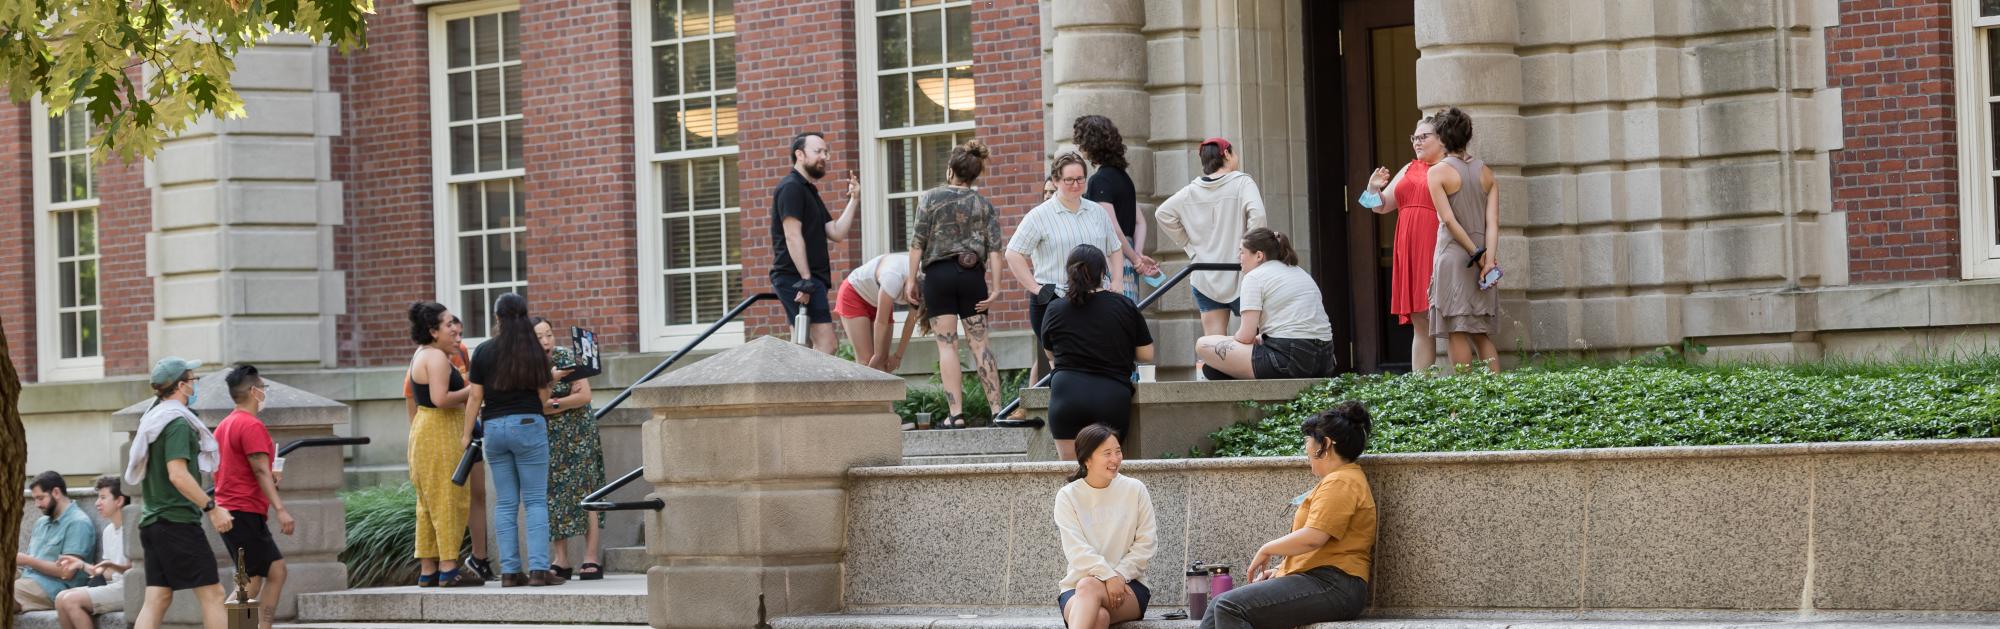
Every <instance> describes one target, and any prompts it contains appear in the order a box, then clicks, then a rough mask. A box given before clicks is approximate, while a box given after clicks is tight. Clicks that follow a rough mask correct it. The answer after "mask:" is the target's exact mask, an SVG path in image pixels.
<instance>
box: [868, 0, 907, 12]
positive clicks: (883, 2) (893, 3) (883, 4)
mask: <svg viewBox="0 0 2000 629" xmlns="http://www.w3.org/2000/svg"><path fill="white" fill-rule="evenodd" d="M907 6H910V4H909V3H908V2H905V1H904V0H875V10H877V11H888V10H892V9H901V8H903V7H907Z"/></svg>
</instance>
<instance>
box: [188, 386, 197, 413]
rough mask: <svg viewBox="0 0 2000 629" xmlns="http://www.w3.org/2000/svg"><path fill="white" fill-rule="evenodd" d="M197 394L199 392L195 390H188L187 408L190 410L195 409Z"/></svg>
mask: <svg viewBox="0 0 2000 629" xmlns="http://www.w3.org/2000/svg"><path fill="white" fill-rule="evenodd" d="M196 394H197V391H195V390H194V389H188V403H187V407H188V408H190V409H192V408H194V400H195V397H196Z"/></svg>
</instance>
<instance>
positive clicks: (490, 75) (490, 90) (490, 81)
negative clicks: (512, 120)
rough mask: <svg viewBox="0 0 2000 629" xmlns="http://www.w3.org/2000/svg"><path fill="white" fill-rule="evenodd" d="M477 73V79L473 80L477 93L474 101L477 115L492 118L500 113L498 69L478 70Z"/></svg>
mask: <svg viewBox="0 0 2000 629" xmlns="http://www.w3.org/2000/svg"><path fill="white" fill-rule="evenodd" d="M478 74H479V80H477V81H475V82H474V85H475V86H476V88H477V94H478V98H477V99H476V102H477V103H478V114H479V117H481V118H492V117H494V116H498V115H500V69H499V68H488V69H485V70H479V71H478Z"/></svg>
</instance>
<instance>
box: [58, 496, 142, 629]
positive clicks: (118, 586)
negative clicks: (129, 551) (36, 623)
mask: <svg viewBox="0 0 2000 629" xmlns="http://www.w3.org/2000/svg"><path fill="white" fill-rule="evenodd" d="M118 483H119V480H118V477H116V476H102V477H99V478H98V479H97V517H98V518H100V519H102V520H103V521H104V533H103V534H102V535H99V536H98V538H97V541H98V543H99V544H101V545H102V548H101V549H99V550H98V551H97V558H98V562H97V563H94V564H84V563H82V562H80V561H79V562H77V563H78V564H79V565H77V566H76V567H77V569H78V570H81V571H83V572H84V573H86V574H89V575H90V576H91V577H92V579H91V583H98V582H99V581H98V579H103V585H92V586H90V587H80V588H70V589H67V590H63V591H62V593H61V594H58V595H56V601H55V602H56V620H57V621H58V622H59V623H60V624H61V625H62V627H63V629H90V628H91V627H94V626H96V621H94V620H91V618H92V617H94V616H101V615H104V614H109V613H112V612H120V611H125V571H127V570H131V569H132V560H131V559H128V558H126V557H125V505H126V504H127V503H129V502H131V499H129V498H126V497H125V490H124V488H123V487H122V486H120V485H119V484H118ZM65 560H68V561H76V560H75V559H72V558H67V557H66V558H65Z"/></svg>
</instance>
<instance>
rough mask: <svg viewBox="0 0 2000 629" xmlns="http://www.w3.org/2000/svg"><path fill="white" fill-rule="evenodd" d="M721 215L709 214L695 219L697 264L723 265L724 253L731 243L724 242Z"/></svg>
mask: <svg viewBox="0 0 2000 629" xmlns="http://www.w3.org/2000/svg"><path fill="white" fill-rule="evenodd" d="M724 218H725V217H723V216H721V215H709V216H703V217H701V218H698V219H695V221H694V264H695V266H722V265H723V264H724V261H723V257H724V254H727V253H728V252H729V245H727V244H724V243H723V242H722V234H723V233H724V231H725V230H724V229H723V228H722V221H723V219H724Z"/></svg>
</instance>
